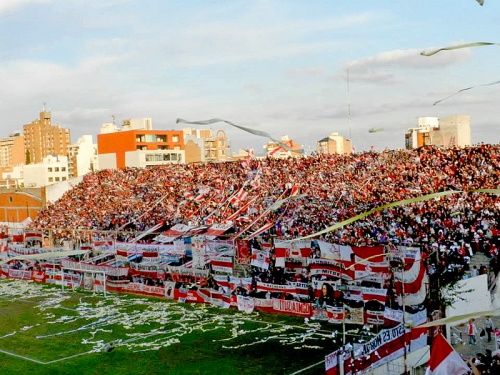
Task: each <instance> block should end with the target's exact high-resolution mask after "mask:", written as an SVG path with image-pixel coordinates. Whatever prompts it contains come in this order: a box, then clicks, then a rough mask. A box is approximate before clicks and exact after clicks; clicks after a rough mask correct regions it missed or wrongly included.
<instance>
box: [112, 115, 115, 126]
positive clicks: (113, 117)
mask: <svg viewBox="0 0 500 375" xmlns="http://www.w3.org/2000/svg"><path fill="white" fill-rule="evenodd" d="M111 120H113V125H115V115H111Z"/></svg>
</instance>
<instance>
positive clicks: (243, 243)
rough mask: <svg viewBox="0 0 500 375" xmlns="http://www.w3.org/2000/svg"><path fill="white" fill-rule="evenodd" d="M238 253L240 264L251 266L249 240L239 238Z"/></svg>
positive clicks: (237, 241)
mask: <svg viewBox="0 0 500 375" xmlns="http://www.w3.org/2000/svg"><path fill="white" fill-rule="evenodd" d="M236 252H237V262H238V264H250V258H251V257H250V243H249V241H248V240H244V239H240V238H238V239H237V240H236Z"/></svg>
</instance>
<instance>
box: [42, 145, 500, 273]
mask: <svg viewBox="0 0 500 375" xmlns="http://www.w3.org/2000/svg"><path fill="white" fill-rule="evenodd" d="M499 151H500V146H499V145H487V144H480V145H477V146H473V147H465V148H436V147H430V146H426V147H422V148H419V149H417V150H412V151H407V150H398V151H385V152H367V153H360V154H352V155H315V154H313V155H312V156H308V157H297V158H288V159H272V158H265V159H246V160H243V161H240V162H233V163H217V164H215V163H214V164H196V165H194V164H193V165H185V164H170V165H165V166H158V167H155V168H145V169H138V168H126V169H120V170H103V171H98V172H94V173H90V174H88V175H86V176H85V178H84V180H83V182H81V183H80V184H78V185H77V186H75V187H74V188H73V189H72V190H70V191H68V192H66V193H65V194H64V195H63V196H62V198H61V199H59V200H58V201H57V202H53V203H49V204H48V205H47V207H46V209H44V210H43V211H42V212H41V214H40V215H39V216H38V217H37V218H36V219H35V221H34V223H33V227H34V228H38V229H51V228H52V229H57V230H58V232H59V235H60V237H61V238H68V237H71V236H72V235H74V233H73V232H70V231H69V230H65V229H66V228H68V229H69V228H71V229H77V228H78V229H88V230H95V231H114V230H118V229H120V230H121V229H125V228H126V230H127V232H128V233H132V232H134V231H135V232H140V231H144V230H146V229H147V228H150V227H152V226H154V225H156V224H157V223H159V222H164V223H165V226H166V227H167V226H171V225H173V224H176V223H184V224H190V225H192V226H199V225H207V226H209V225H211V224H213V223H224V222H226V221H227V219H228V218H230V217H231V215H233V218H232V219H233V222H234V227H235V233H239V235H240V236H241V235H248V234H250V233H251V232H252V231H254V230H257V229H258V228H260V227H261V226H262V225H263V224H264V223H267V222H271V223H274V228H273V230H274V231H275V234H276V237H277V238H278V239H292V238H298V237H301V236H306V235H310V234H313V233H317V232H319V231H321V230H324V229H325V228H327V227H328V226H330V225H333V224H335V223H339V222H342V221H343V220H346V219H349V218H352V217H354V216H356V215H358V214H362V213H363V212H366V211H369V210H372V209H374V208H377V207H380V206H382V205H385V204H389V203H391V202H396V201H401V200H405V199H411V198H416V197H421V196H424V195H427V194H432V193H437V192H445V191H457V193H452V194H448V195H445V196H441V197H439V198H434V199H429V200H424V201H420V202H416V203H411V204H404V205H399V206H395V207H388V208H386V209H384V210H380V211H377V212H374V213H373V214H371V215H369V216H367V217H366V218H364V219H363V220H358V221H355V222H353V223H350V224H349V225H345V226H343V227H341V228H339V229H337V230H334V231H328V232H327V233H324V234H322V235H320V236H318V237H316V238H317V239H318V240H324V241H329V242H334V243H341V244H350V245H360V244H372V243H387V242H392V243H409V244H420V245H422V246H423V248H424V250H425V251H426V252H427V253H429V254H430V253H432V252H433V250H434V249H438V250H439V251H438V254H440V256H446V259H450V258H451V259H452V260H453V262H454V263H459V264H464V265H466V264H467V260H468V258H469V257H471V256H472V255H473V254H475V253H476V252H483V253H484V254H485V255H487V256H488V257H489V258H491V259H492V263H491V266H492V268H493V269H494V270H495V271H496V272H498V270H499V268H500V265H499V264H500V262H499V261H498V260H499V259H498V248H499V246H500V243H499V238H500V237H499V230H500V199H499V196H498V195H497V194H495V191H491V190H490V191H488V190H487V189H497V188H498V186H499V182H500V168H499V162H500V160H499V156H500V152H499ZM477 189H483V190H482V191H479V192H478V191H474V190H477ZM292 192H300V194H301V195H298V196H297V197H296V199H285V198H289V197H290V195H291V194H292ZM279 199H285V201H284V202H283V203H282V205H281V206H280V207H279V208H277V209H274V210H269V208H270V206H271V205H273V203H275V202H276V201H277V200H279ZM242 207H243V208H245V209H244V210H241V208H242ZM256 219H257V220H256ZM250 224H251V225H250Z"/></svg>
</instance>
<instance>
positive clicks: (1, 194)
mask: <svg viewBox="0 0 500 375" xmlns="http://www.w3.org/2000/svg"><path fill="white" fill-rule="evenodd" d="M44 205H45V189H15V190H14V189H2V190H0V222H5V223H20V222H22V221H23V220H25V219H26V218H28V217H30V218H32V219H34V218H35V217H36V216H37V215H38V213H39V212H40V210H41V209H42V208H43V206H44Z"/></svg>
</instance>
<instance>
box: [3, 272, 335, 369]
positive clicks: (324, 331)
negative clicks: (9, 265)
mask: <svg viewBox="0 0 500 375" xmlns="http://www.w3.org/2000/svg"><path fill="white" fill-rule="evenodd" d="M338 328H339V329H340V327H338ZM333 329H335V327H334V326H331V325H328V326H323V327H321V326H320V325H319V324H318V323H314V324H305V323H304V320H303V319H300V318H295V317H286V316H283V315H274V314H263V313H258V312H254V313H252V314H245V313H241V312H238V311H236V310H235V309H221V308H212V307H207V306H206V305H199V304H198V305H189V304H185V303H178V302H175V301H166V300H163V299H152V298H147V297H137V296H131V295H124V294H108V295H107V297H104V296H103V295H102V294H100V295H93V294H92V293H86V292H83V293H77V292H73V291H62V290H61V288H60V287H55V286H50V285H44V284H36V283H33V282H29V281H14V280H7V279H1V280H0V368H1V369H2V374H6V375H7V374H51V375H52V374H217V375H224V374H231V375H233V374H272V375H275V374H292V373H295V372H299V371H301V370H303V371H302V372H300V374H324V364H318V365H316V366H313V365H314V364H317V363H318V362H321V361H323V360H324V357H325V355H326V354H328V353H331V352H332V351H333V350H335V347H336V343H335V342H333V340H332V338H331V332H332V330H333ZM308 367H310V368H309V369H306V368H308ZM304 369H305V370H304Z"/></svg>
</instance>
